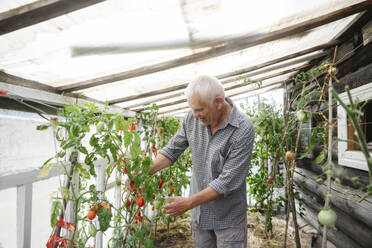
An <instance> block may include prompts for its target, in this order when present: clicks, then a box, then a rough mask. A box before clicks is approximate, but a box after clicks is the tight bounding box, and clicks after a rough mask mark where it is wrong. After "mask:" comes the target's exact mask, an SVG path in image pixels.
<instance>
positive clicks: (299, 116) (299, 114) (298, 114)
mask: <svg viewBox="0 0 372 248" xmlns="http://www.w3.org/2000/svg"><path fill="white" fill-rule="evenodd" d="M296 117H297V119H298V120H299V121H301V122H304V121H306V120H307V114H306V112H305V111H303V110H302V109H301V110H298V111H297V112H296Z"/></svg>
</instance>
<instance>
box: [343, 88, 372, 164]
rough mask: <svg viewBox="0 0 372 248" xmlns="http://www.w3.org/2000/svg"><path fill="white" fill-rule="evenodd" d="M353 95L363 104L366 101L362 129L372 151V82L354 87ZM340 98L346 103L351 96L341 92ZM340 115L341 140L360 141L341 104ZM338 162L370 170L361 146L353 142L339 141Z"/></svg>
mask: <svg viewBox="0 0 372 248" xmlns="http://www.w3.org/2000/svg"><path fill="white" fill-rule="evenodd" d="M350 92H351V95H352V97H353V99H356V98H358V99H359V101H360V102H361V104H363V103H365V105H364V107H363V109H362V111H363V113H364V115H363V117H362V118H361V119H360V123H361V127H362V131H363V133H364V135H365V137H366V140H367V143H368V148H369V151H370V152H371V153H372V83H369V84H366V85H363V86H360V87H358V88H355V89H352V90H351V91H350ZM340 98H341V99H342V101H344V102H345V103H346V104H349V98H348V97H347V94H346V92H345V93H342V94H340ZM337 116H338V126H337V127H338V138H339V139H341V140H346V139H348V140H354V141H356V142H358V138H357V137H356V136H355V135H354V132H355V130H354V127H353V125H352V123H351V121H350V120H349V118H347V116H346V111H345V109H343V108H342V107H341V106H338V108H337ZM338 163H339V164H340V165H344V166H348V167H352V168H356V169H360V170H368V167H367V161H366V160H365V158H364V155H363V154H362V152H361V151H360V147H359V146H358V145H356V144H353V143H351V142H348V143H346V142H342V141H339V142H338Z"/></svg>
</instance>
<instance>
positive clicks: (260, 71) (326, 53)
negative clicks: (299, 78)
mask: <svg viewBox="0 0 372 248" xmlns="http://www.w3.org/2000/svg"><path fill="white" fill-rule="evenodd" d="M326 55H328V52H321V53H317V54H314V55H310V56H305V57H301V58H299V59H295V60H291V61H289V62H286V63H281V64H279V65H276V66H271V67H269V68H267V69H265V70H255V71H254V72H252V73H249V74H247V73H244V72H246V71H247V70H244V69H242V70H237V71H233V73H232V72H229V73H225V74H221V75H224V77H226V76H230V75H233V76H237V77H230V78H228V79H225V80H222V81H221V83H222V84H226V83H230V82H235V81H237V80H239V79H240V78H242V77H246V78H250V77H254V76H257V75H260V74H263V73H266V72H270V71H274V70H276V69H281V68H285V67H288V66H291V65H296V64H300V63H302V62H307V61H312V60H313V59H318V58H321V57H324V56H326ZM265 64H266V63H265ZM252 68H253V67H252ZM261 68H262V67H261ZM237 72H243V74H241V75H239V74H237ZM221 75H219V76H217V78H219V79H222V78H224V77H222V76H221ZM225 75H226V76H225ZM186 85H187V84H186ZM182 95H183V92H178V93H174V94H168V95H166V96H161V97H158V98H155V99H151V100H147V101H144V102H140V103H136V104H133V105H129V106H125V108H127V109H131V108H134V107H139V106H145V105H148V104H151V103H156V102H159V101H162V100H167V99H168V100H169V99H171V98H175V97H179V96H182Z"/></svg>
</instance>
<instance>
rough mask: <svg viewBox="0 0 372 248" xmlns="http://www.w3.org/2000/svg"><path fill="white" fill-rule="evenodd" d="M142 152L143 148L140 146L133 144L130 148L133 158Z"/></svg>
mask: <svg viewBox="0 0 372 248" xmlns="http://www.w3.org/2000/svg"><path fill="white" fill-rule="evenodd" d="M140 154H141V148H140V147H139V146H135V145H132V146H131V148H130V155H131V156H132V158H135V157H137V156H138V155H140Z"/></svg>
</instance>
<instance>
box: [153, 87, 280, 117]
mask: <svg viewBox="0 0 372 248" xmlns="http://www.w3.org/2000/svg"><path fill="white" fill-rule="evenodd" d="M286 81H287V80H283V81H278V82H273V83H269V84H266V85H263V86H261V87H256V88H253V89H249V90H244V91H240V92H237V93H234V94H231V95H228V96H227V97H231V98H232V97H235V96H239V95H243V94H247V93H249V92H253V91H256V90H261V89H263V88H267V87H270V86H274V85H278V84H280V85H279V86H277V87H273V88H271V89H268V90H265V91H263V92H260V93H258V94H256V95H259V94H262V93H265V92H268V91H271V90H276V89H279V88H282V87H283V86H282V84H283V83H285V82H286ZM239 99H240V98H239ZM233 100H236V99H233ZM188 108H189V106H182V107H178V108H175V109H170V110H165V111H162V112H159V113H158V114H159V115H161V114H168V113H172V112H176V111H180V110H183V109H188ZM185 112H187V111H185Z"/></svg>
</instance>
